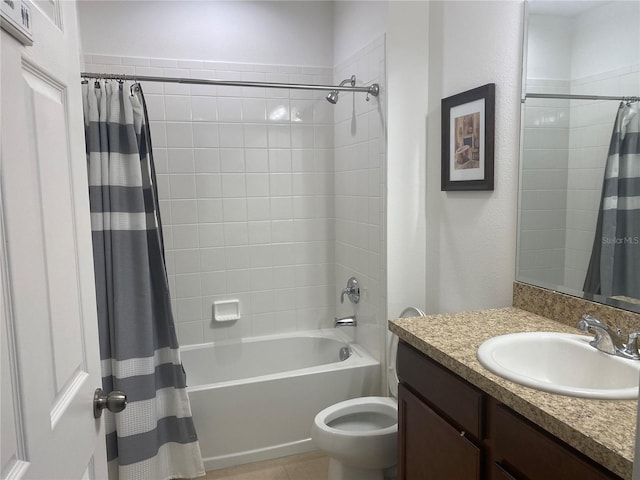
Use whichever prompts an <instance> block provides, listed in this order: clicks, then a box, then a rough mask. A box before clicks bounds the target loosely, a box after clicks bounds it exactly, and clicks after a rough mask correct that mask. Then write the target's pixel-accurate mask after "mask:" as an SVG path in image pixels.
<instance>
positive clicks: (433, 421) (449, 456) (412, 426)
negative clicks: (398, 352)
mask: <svg viewBox="0 0 640 480" xmlns="http://www.w3.org/2000/svg"><path fill="white" fill-rule="evenodd" d="M398 427H399V439H398V441H399V447H400V448H399V455H400V457H399V459H398V479H399V480H443V479H446V480H479V479H480V465H481V460H480V457H481V450H480V448H479V447H477V446H476V445H474V444H473V443H472V442H471V441H469V440H467V439H466V438H465V437H464V436H462V435H460V432H459V431H458V430H457V429H455V428H454V427H452V426H451V425H449V423H447V422H446V421H445V420H443V419H442V418H441V417H440V416H439V415H438V414H437V413H435V412H434V411H433V410H431V408H429V407H428V406H427V404H426V403H424V402H423V401H422V400H420V399H419V398H418V397H416V396H415V395H413V393H411V391H410V390H409V389H407V388H405V387H404V386H403V385H400V386H399V387H398Z"/></svg>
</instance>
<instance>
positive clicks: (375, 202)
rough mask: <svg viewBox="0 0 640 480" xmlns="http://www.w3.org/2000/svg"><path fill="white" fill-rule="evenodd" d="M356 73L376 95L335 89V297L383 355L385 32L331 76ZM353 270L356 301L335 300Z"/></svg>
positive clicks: (361, 336)
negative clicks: (376, 90) (357, 286)
mask: <svg viewBox="0 0 640 480" xmlns="http://www.w3.org/2000/svg"><path fill="white" fill-rule="evenodd" d="M351 75H356V78H357V82H358V84H367V85H368V84H371V83H378V84H380V86H381V88H382V92H381V96H380V97H378V98H376V97H370V99H369V101H368V102H367V101H366V100H365V95H363V94H358V95H354V94H347V95H343V94H341V95H340V100H339V102H338V103H337V104H336V105H335V109H334V121H335V125H334V141H335V261H336V263H335V298H336V300H337V308H336V311H337V314H338V315H340V316H344V315H351V314H353V313H355V314H356V318H357V320H358V328H357V329H356V331H355V333H356V336H357V338H356V340H357V342H358V343H359V344H361V345H363V346H364V347H365V348H366V349H367V350H368V351H369V352H370V353H372V354H373V355H374V357H375V358H378V359H382V358H384V343H383V340H384V337H385V335H384V333H385V331H386V324H385V320H386V319H387V314H386V288H385V279H386V275H385V274H384V272H385V269H384V267H385V263H384V252H385V250H386V247H385V241H384V239H385V224H384V219H385V218H386V215H385V207H384V206H385V172H386V108H385V107H386V104H385V102H384V101H381V99H383V98H384V93H385V92H384V85H385V81H384V80H385V38H384V36H383V37H380V38H378V39H377V40H375V41H374V42H372V43H371V44H369V45H368V46H367V47H365V48H363V49H362V50H360V51H358V52H356V53H355V54H354V55H353V56H351V57H350V58H348V59H347V60H346V61H344V62H342V63H341V64H340V65H338V66H336V67H335V74H334V77H333V80H334V82H335V83H336V84H339V83H340V82H341V81H342V80H344V79H347V78H349V77H350V76H351ZM351 276H356V277H357V278H358V280H359V281H360V284H361V289H362V296H361V298H360V302H359V303H358V304H357V305H353V304H352V303H350V302H348V301H347V299H346V297H345V303H344V304H342V305H341V304H340V301H339V297H340V292H341V290H342V289H343V288H344V287H345V286H346V284H347V280H348V279H349V277H351Z"/></svg>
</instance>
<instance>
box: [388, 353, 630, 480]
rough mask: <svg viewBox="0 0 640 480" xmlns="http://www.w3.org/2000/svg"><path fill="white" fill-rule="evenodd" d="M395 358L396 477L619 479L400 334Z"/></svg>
mask: <svg viewBox="0 0 640 480" xmlns="http://www.w3.org/2000/svg"><path fill="white" fill-rule="evenodd" d="M397 366H398V376H399V378H400V386H399V388H398V446H399V452H398V455H399V458H398V480H431V479H433V480H475V479H478V480H573V479H576V480H577V479H579V480H605V479H606V480H620V477H618V476H616V475H614V474H613V473H611V472H609V471H608V470H605V469H603V468H602V467H601V466H600V465H597V464H596V463H595V462H593V461H591V460H590V459H588V458H587V457H586V456H584V455H583V454H581V453H580V452H578V451H576V450H574V449H573V448H571V447H570V446H569V445H567V444H565V443H564V442H562V441H560V440H558V439H557V438H555V437H553V436H552V435H550V434H549V433H547V432H545V431H543V430H542V429H540V428H539V427H537V426H536V425H534V424H533V423H531V422H530V421H529V420H527V419H525V418H523V417H521V416H520V415H518V414H517V413H515V412H513V411H512V410H511V409H509V408H508V407H506V406H505V405H503V404H501V403H500V402H498V401H497V400H495V399H493V398H492V397H490V396H488V395H487V394H485V393H483V392H482V391H481V390H479V389H477V388H476V387H474V386H473V385H471V384H470V383H468V382H467V381H466V380H464V379H462V378H460V377H459V376H457V375H456V374H454V373H453V372H451V371H450V370H448V369H447V368H445V367H443V366H442V365H440V364H439V363H437V362H435V361H433V360H431V359H430V358H428V357H427V356H426V355H424V354H422V353H421V352H419V351H418V350H416V349H414V348H413V347H411V346H409V345H408V344H406V343H404V342H401V343H400V346H399V347H398V363H397Z"/></svg>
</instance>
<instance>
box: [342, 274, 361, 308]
mask: <svg viewBox="0 0 640 480" xmlns="http://www.w3.org/2000/svg"><path fill="white" fill-rule="evenodd" d="M345 294H346V295H347V297H349V300H350V301H351V303H358V302H359V301H360V284H359V283H358V279H357V278H356V277H351V278H350V279H349V280H348V281H347V286H346V288H343V289H342V292H341V293H340V303H344V295H345Z"/></svg>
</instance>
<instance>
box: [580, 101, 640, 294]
mask: <svg viewBox="0 0 640 480" xmlns="http://www.w3.org/2000/svg"><path fill="white" fill-rule="evenodd" d="M639 272H640V104H639V103H637V102H636V103H632V104H630V105H628V104H625V103H621V104H620V108H619V109H618V114H617V116H616V120H615V124H614V127H613V133H612V135H611V143H610V145H609V154H608V157H607V165H606V167H605V173H604V184H603V186H602V199H601V201H600V210H599V212H598V223H597V224H596V235H595V239H594V242H593V250H592V253H591V260H590V261H589V268H588V271H587V275H586V278H585V282H584V291H585V292H587V293H594V294H599V295H603V296H606V297H618V298H625V297H626V298H631V299H640V274H639Z"/></svg>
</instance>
